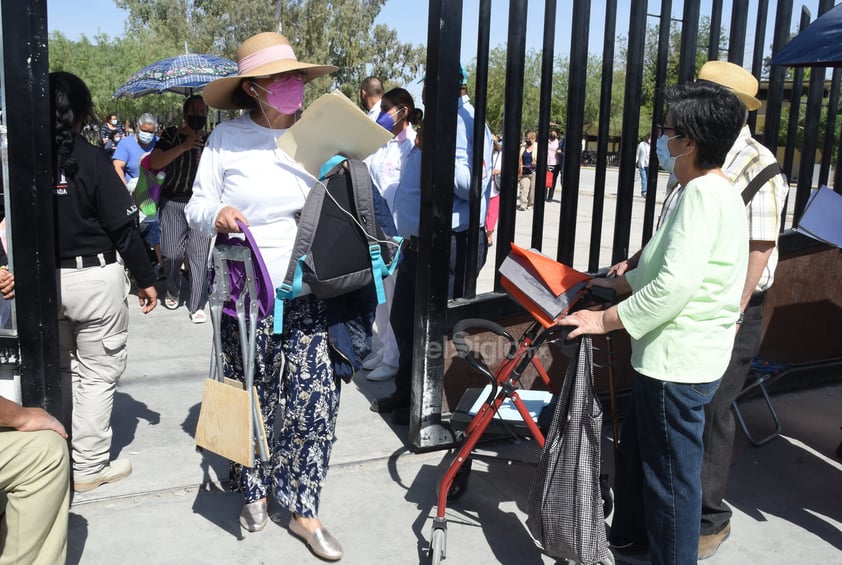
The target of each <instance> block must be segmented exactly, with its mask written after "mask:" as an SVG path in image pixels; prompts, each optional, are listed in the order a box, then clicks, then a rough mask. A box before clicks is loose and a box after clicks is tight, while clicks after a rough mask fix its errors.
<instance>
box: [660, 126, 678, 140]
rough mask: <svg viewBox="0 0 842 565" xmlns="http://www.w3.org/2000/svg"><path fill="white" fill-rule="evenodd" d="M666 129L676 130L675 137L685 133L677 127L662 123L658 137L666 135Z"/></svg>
mask: <svg viewBox="0 0 842 565" xmlns="http://www.w3.org/2000/svg"><path fill="white" fill-rule="evenodd" d="M666 131H674V132H675V135H674V136H673V137H679V136H681V135H684V134H682V133H681V132H680V131H678V130H677V129H675V128H674V127H670V126H665V125H663V124H661V125H659V126H658V137H661V136H662V135H664V132H666Z"/></svg>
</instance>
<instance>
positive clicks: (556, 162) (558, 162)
mask: <svg viewBox="0 0 842 565" xmlns="http://www.w3.org/2000/svg"><path fill="white" fill-rule="evenodd" d="M563 165H564V140H563V139H561V137H560V136H559V134H558V130H557V129H551V130H550V139H549V141H548V142H547V172H548V173H552V175H553V176H552V180H550V186H548V187H547V202H553V195H554V194H555V185H556V183H557V182H558V175H559V173H560V172H561V168H562V166H563Z"/></svg>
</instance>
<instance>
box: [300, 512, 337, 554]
mask: <svg viewBox="0 0 842 565" xmlns="http://www.w3.org/2000/svg"><path fill="white" fill-rule="evenodd" d="M289 531H290V532H292V533H293V534H294V535H296V536H298V537H299V538H301V539H302V540H304V543H306V544H307V547H309V548H310V551H312V552H313V553H314V554H315V555H316V556H317V557H321V558H322V559H324V560H326V561H338V560H340V559H342V546H341V545H339V542H338V541H337V540H336V538H335V537H333V536H332V535H330V532H328V531H327V530H326V529H324V528H319V529H318V530H316V531H315V532H308V531H307V530H306V529H305V528H304V526H302V525H301V524H299V523H298V520H296V519H295V516H293V517H292V518H290V520H289Z"/></svg>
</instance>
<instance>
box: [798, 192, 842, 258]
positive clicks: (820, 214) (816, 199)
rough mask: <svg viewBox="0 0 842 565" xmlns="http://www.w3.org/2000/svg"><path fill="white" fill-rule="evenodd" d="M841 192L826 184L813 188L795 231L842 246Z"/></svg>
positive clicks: (829, 243)
mask: <svg viewBox="0 0 842 565" xmlns="http://www.w3.org/2000/svg"><path fill="white" fill-rule="evenodd" d="M840 219H842V194H839V193H838V192H834V191H833V190H831V189H829V188H828V187H826V186H822V187H821V188H819V189H818V190H814V191H813V193H812V194H811V195H810V199H809V200H808V201H807V205H806V206H805V207H804V213H803V214H801V219H800V220H798V227H797V228H795V231H797V232H800V233H803V234H804V235H808V236H810V237H812V238H813V239H817V240H819V241H821V242H823V243H827V244H828V245H833V246H835V247H842V222H840Z"/></svg>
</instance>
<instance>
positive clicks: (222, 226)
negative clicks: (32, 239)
mask: <svg viewBox="0 0 842 565" xmlns="http://www.w3.org/2000/svg"><path fill="white" fill-rule="evenodd" d="M237 67H238V73H237V75H236V76H231V77H226V78H222V79H218V80H215V81H213V82H211V83H210V84H208V85H207V86H206V87H205V89H204V99H205V102H206V103H207V104H208V106H210V107H212V108H219V109H225V110H232V109H242V110H245V112H244V113H243V114H242V115H241V116H240V117H239V118H237V119H234V120H231V121H227V122H223V123H221V124H219V125H218V126H217V127H216V129H215V130H214V131H213V133H211V135H210V137H209V138H208V141H207V145H206V147H205V150H204V152H203V154H202V159H201V161H200V163H199V169H198V172H197V174H196V181H195V183H194V186H193V197H192V198H191V199H190V201H189V202H188V204H187V206H186V208H185V213H186V215H187V219H188V223H189V224H190V226H191V227H192V228H193V229H195V230H198V231H199V232H201V233H203V234H205V235H207V236H214V235H216V234H240V233H241V231H242V230H241V229H240V227H238V226H237V223H238V222H242V224H244V225H246V226H248V230H249V232H250V234H251V236H252V239H253V242H254V244H256V245H257V247H258V248H259V250H260V254H261V255H262V258H263V261H264V263H265V265H266V270H267V272H268V275H269V277H270V278H271V284H272V288H275V287H277V286H279V285H280V283H281V282H282V281H283V278H284V274H285V272H286V269H287V265H288V264H289V259H290V255H291V253H292V245H293V242H294V239H295V235H296V228H297V224H296V215H297V213H298V212H299V211H300V210H301V208H302V207H303V206H304V201H305V198H306V197H307V194H308V192H309V190H310V188H311V187H312V186H313V185H314V183H315V182H316V179H315V178H313V176H312V175H310V173H308V172H307V171H306V170H304V168H303V167H302V166H301V165H300V164H298V163H297V162H296V161H294V160H293V159H292V158H291V157H290V156H289V155H287V154H286V153H284V152H283V151H281V150H280V149H278V148H277V146H276V140H277V138H278V137H279V136H280V135H282V134H283V133H284V132H285V131H286V129H287V128H289V127H290V126H291V125H292V124H293V123H294V122H295V119H296V115H297V113H298V112H299V111H300V110H301V106H302V100H303V96H304V85H305V84H306V83H307V82H308V81H310V80H312V79H313V78H316V77H318V76H322V75H324V74H327V73H330V72H333V71H335V70H336V67H333V66H330V65H317V64H312V63H304V62H301V61H299V60H298V59H297V58H296V56H295V53H294V52H293V49H292V47H291V46H290V43H289V41H288V40H287V38H286V37H284V36H283V35H280V34H277V33H271V32H268V33H259V34H257V35H255V36H252V37H250V38H248V39H247V40H245V41H244V42H243V43H242V45H240V48H239V49H238V51H237ZM327 312H328V307H327V305H326V303H325V302H324V301H322V300H319V299H317V298H315V297H314V296H312V295H309V296H301V297H298V298H295V299H293V300H287V301H285V302H284V316H283V332H282V333H281V334H274V333H273V324H274V317H273V314H272V313H271V312H270V313H267V315H266V316H265V317H264V318H263V319H261V320H260V321H258V327H257V353H256V357H255V379H254V381H255V386H256V387H257V391H258V395H259V398H260V405H261V409H262V411H263V419H264V424H265V428H266V433H267V441H268V444H269V451H270V461H269V462H257V463H256V464H255V467H254V468H245V467H242V466H240V465H234V464H232V484H233V485H234V488H236V489H237V490H240V491H241V492H242V493H243V495H244V498H245V501H244V502H245V504H244V506H243V509H242V511H241V513H240V524H241V525H242V527H243V528H245V529H247V530H248V531H252V532H254V531H258V530H261V529H263V528H264V527H265V525H266V523H267V521H268V504H267V501H268V497H269V495H270V492H271V493H273V494H274V497H275V499H276V500H277V502H278V503H279V504H280V505H281V506H282V507H284V508H286V509H287V510H289V511H290V512H291V513H292V517H291V519H290V522H289V529H290V531H291V532H292V533H293V534H295V535H296V536H298V537H300V538H301V539H303V540H304V541H305V543H306V544H307V546H308V547H309V548H310V550H311V551H312V552H313V553H314V554H316V555H317V556H319V557H321V558H322V559H326V560H337V559H340V558H341V557H342V547H341V546H340V544H339V542H338V541H337V540H336V539H335V538H334V537H333V536H332V535H331V534H330V533H329V532H328V531H327V530H326V529H325V528H324V527H323V526H322V523H321V521H320V520H319V517H318V516H319V502H320V495H321V489H322V485H323V484H324V481H325V476H326V474H327V468H328V462H329V459H330V452H331V447H332V446H333V442H334V440H335V435H334V431H335V425H336V415H337V412H338V409H339V379H337V378H336V373H335V372H334V367H333V362H334V361H335V359H334V358H333V355H334V353H333V352H332V351H331V344H329V340H328V321H327ZM239 333H240V332H239V328H238V325H237V321H236V320H235V319H234V318H231V317H228V316H224V317H223V319H222V325H221V335H222V341H223V352H224V354H225V358H224V362H223V368H224V371H225V374H226V376H228V377H231V378H236V379H239V380H243V374H242V371H243V369H242V367H243V360H242V358H241V353H240V335H239Z"/></svg>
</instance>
